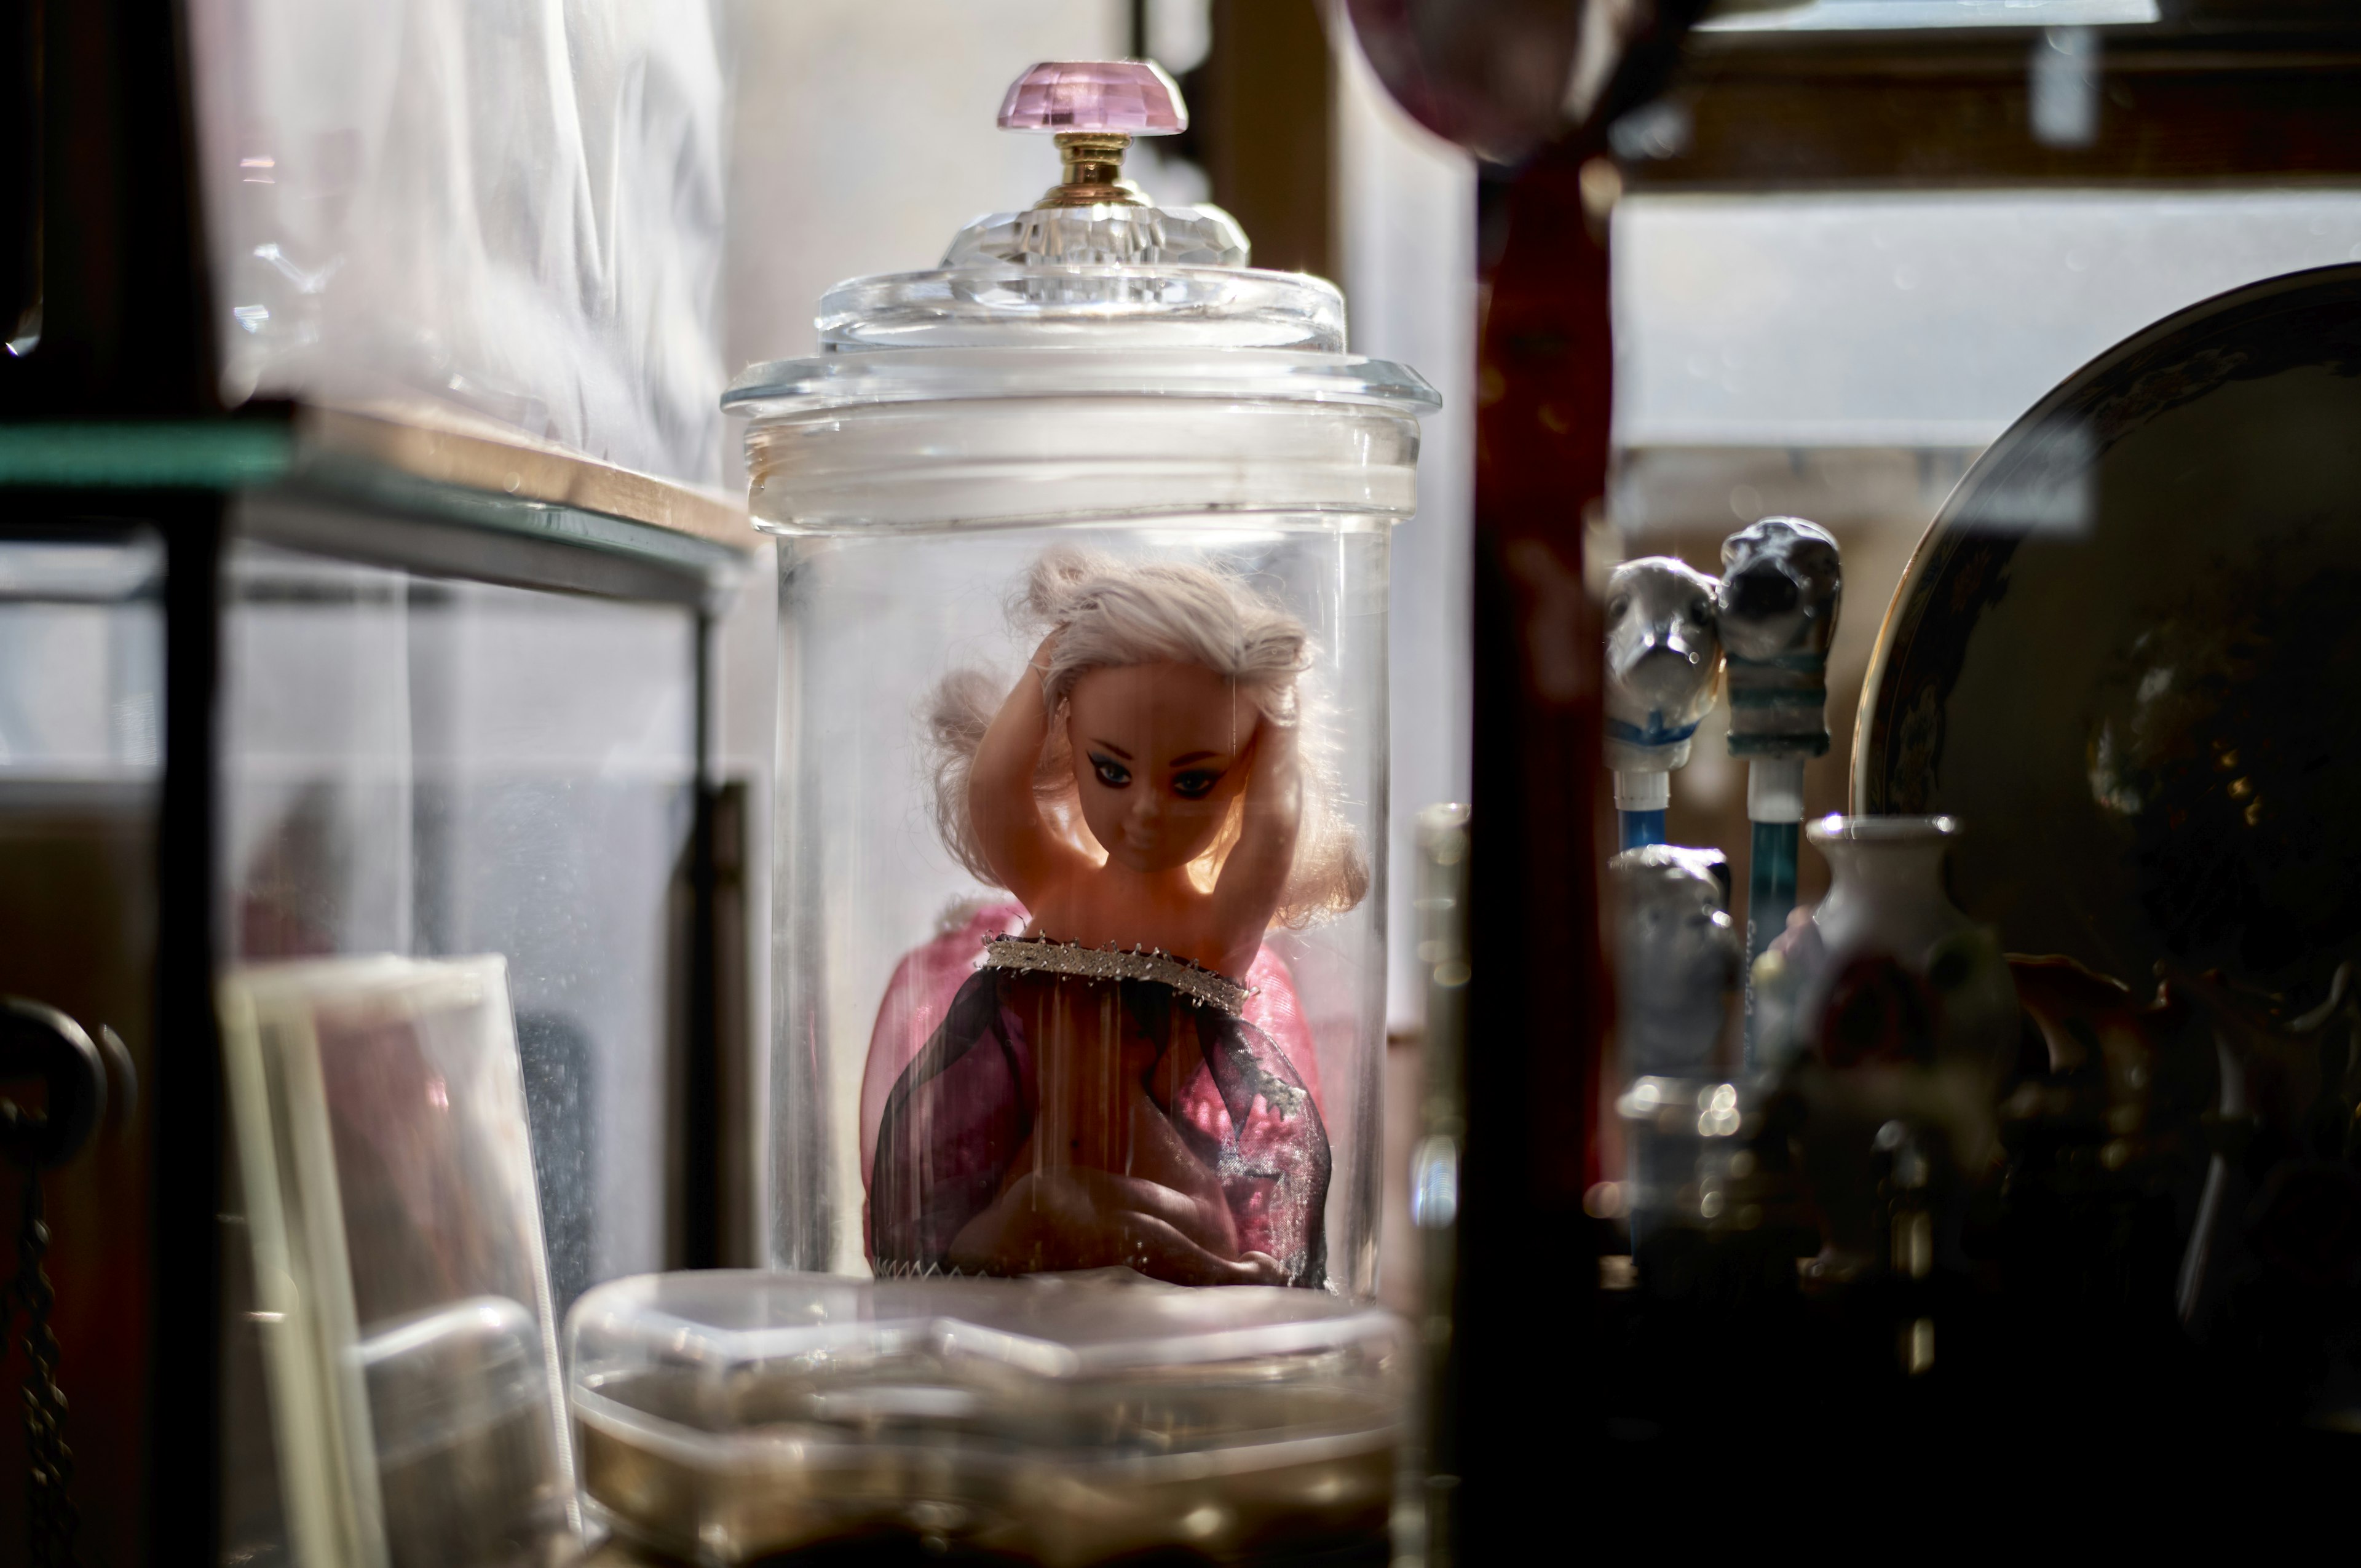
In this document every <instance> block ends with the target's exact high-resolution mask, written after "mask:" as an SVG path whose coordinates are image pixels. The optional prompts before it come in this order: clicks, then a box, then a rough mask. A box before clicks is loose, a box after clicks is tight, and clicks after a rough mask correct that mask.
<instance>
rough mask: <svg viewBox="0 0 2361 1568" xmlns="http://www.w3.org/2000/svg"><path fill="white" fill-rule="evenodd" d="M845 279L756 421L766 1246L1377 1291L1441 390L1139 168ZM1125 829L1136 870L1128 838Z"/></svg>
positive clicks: (1029, 79) (804, 1261)
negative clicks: (1407, 565) (1422, 553)
mask: <svg viewBox="0 0 2361 1568" xmlns="http://www.w3.org/2000/svg"><path fill="white" fill-rule="evenodd" d="M1001 123H1002V125H1003V126H1005V127H1009V128H1017V129H1043V130H1054V131H1056V132H1057V133H1058V140H1059V143H1060V151H1061V153H1062V155H1063V157H1064V159H1065V166H1066V179H1065V181H1064V182H1063V183H1061V184H1060V185H1059V186H1057V187H1055V188H1053V189H1052V190H1051V191H1050V192H1049V194H1048V195H1047V196H1046V197H1045V198H1044V199H1043V201H1042V203H1040V204H1039V205H1038V206H1036V207H1035V208H1033V209H1032V210H1030V211H1028V212H1025V213H1020V214H995V215H994V216H990V217H986V218H983V219H981V220H979V221H978V222H977V223H975V224H973V225H970V227H969V228H968V229H966V230H965V231H963V232H962V233H961V235H960V236H958V237H957V238H956V239H955V240H954V241H953V243H952V245H951V247H950V252H949V254H948V255H947V256H946V258H945V260H944V264H943V266H942V267H941V268H939V269H937V270H935V271H931V272H919V273H909V274H899V275H894V276H887V277H878V278H865V279H858V280H853V281H851V282H848V283H845V284H841V285H840V286H839V287H837V288H836V289H834V290H832V291H829V294H828V295H827V297H826V298H825V299H824V300H823V301H822V303H821V310H820V316H819V321H818V325H819V330H820V339H821V352H820V353H819V354H818V356H815V357H812V358H807V359H799V360H789V361H783V362H778V363H774V364H767V365H762V366H757V367H753V368H752V369H750V370H749V371H747V372H746V373H745V374H744V375H743V376H741V378H739V380H738V382H737V383H736V384H735V385H734V386H733V387H732V389H730V393H729V395H728V397H727V398H726V399H725V406H726V407H728V408H729V409H730V411H732V412H735V413H738V414H741V415H744V416H746V417H747V418H748V420H749V421H750V424H749V428H748V431H747V437H746V452H747V464H748V468H749V471H750V477H751V486H752V509H753V511H754V515H755V518H756V520H757V521H758V522H759V523H760V525H761V526H763V528H765V529H768V530H770V531H772V532H775V533H777V534H779V535H781V536H782V539H781V544H780V550H779V595H780V600H779V603H780V618H781V624H782V628H783V630H782V632H781V661H782V662H781V671H780V732H779V748H780V750H779V785H778V803H777V804H778V816H777V821H776V834H775V839H774V842H775V845H776V852H777V856H778V862H777V877H776V883H775V885H776V890H777V893H776V896H777V903H776V910H775V914H776V919H775V924H774V943H775V953H776V961H775V966H774V972H775V980H776V984H777V987H778V993H777V1008H776V1013H775V1031H776V1032H775V1037H774V1051H773V1056H772V1063H771V1084H772V1097H773V1098H772V1108H773V1134H772V1147H773V1158H774V1165H773V1175H774V1190H773V1201H774V1221H773V1231H772V1249H773V1250H772V1259H773V1261H774V1263H775V1264H777V1265H780V1266H786V1267H796V1268H811V1269H832V1270H836V1271H840V1272H853V1273H860V1272H868V1271H870V1270H872V1269H874V1270H875V1271H877V1272H879V1273H881V1274H888V1275H893V1274H919V1275H924V1274H929V1273H938V1272H947V1273H962V1274H965V1273H983V1274H1017V1273H1029V1272H1040V1271H1053V1270H1060V1269H1068V1268H1081V1267H1092V1266H1110V1265H1129V1266H1134V1267H1137V1268H1139V1269H1140V1270H1141V1271H1143V1272H1145V1273H1148V1274H1150V1275H1154V1276H1156V1277H1162V1278H1166V1279H1169V1280H1173V1281H1176V1282H1180V1283H1224V1282H1237V1283H1247V1282H1256V1283H1288V1284H1294V1285H1299V1286H1313V1287H1327V1288H1334V1289H1337V1290H1341V1291H1344V1292H1346V1293H1349V1294H1356V1295H1363V1294H1367V1293H1368V1292H1369V1291H1371V1290H1372V1289H1373V1288H1374V1286H1375V1278H1376V1262H1377V1220H1378V1214H1377V1195H1378V1160H1379V1157H1380V1148H1379V1140H1378V1125H1379V1121H1378V1081H1379V1073H1378V1069H1379V1065H1380V1052H1381V1049H1382V1046H1383V1034H1384V1019H1385V1014H1384V977H1385V952H1384V947H1385V928H1384V925H1385V923H1384V916H1383V913H1382V912H1383V910H1384V907H1385V897H1384V881H1385V846H1386V831H1385V827H1386V807H1387V796H1386V784H1387V730H1386V596H1387V570H1388V568H1387V557H1388V536H1389V532H1390V531H1391V529H1392V527H1393V525H1394V524H1395V523H1397V522H1399V521H1403V520H1405V519H1406V518H1408V517H1409V515H1410V514H1411V510H1413V506H1414V495H1415V490H1414V480H1415V468H1416V463H1417V455H1418V429H1417V423H1416V420H1417V416H1419V415H1420V414H1422V413H1423V412H1425V411H1429V410H1432V409H1433V408H1434V407H1435V406H1436V403H1437V400H1436V397H1435V395H1434V393H1433V390H1432V389H1430V388H1429V387H1428V386H1427V385H1426V383H1425V382H1424V381H1422V379H1421V378H1419V377H1418V376H1417V375H1416V374H1415V373H1414V372H1412V371H1411V370H1408V369H1406V368H1404V367H1400V366H1397V365H1389V364H1385V363H1382V362H1378V361H1373V360H1368V359H1364V358H1360V357H1357V356H1351V355H1348V354H1346V353H1345V318H1344V302H1343V300H1342V298H1341V296H1340V295H1339V294H1338V293H1337V291H1336V290H1335V289H1334V287H1333V286H1332V285H1330V284H1328V283H1326V282H1323V281H1322V280H1318V279H1315V278H1310V277H1304V276H1301V275H1294V274H1286V273H1276V272H1267V271H1257V270H1254V269H1248V268H1246V266H1245V265H1244V262H1245V260H1246V254H1247V250H1246V239H1245V236H1243V235H1242V234H1240V233H1239V232H1238V229H1237V225H1235V222H1234V221H1233V220H1231V219H1230V218H1229V217H1228V216H1227V214H1223V213H1221V212H1219V211H1218V210H1216V209H1213V208H1210V207H1207V208H1197V209H1189V208H1179V209H1161V208H1158V207H1155V206H1152V205H1149V204H1148V203H1147V202H1146V200H1145V199H1144V198H1143V197H1142V196H1141V195H1140V193H1139V192H1138V191H1137V187H1136V186H1133V185H1131V184H1130V183H1129V182H1128V181H1123V180H1122V179H1121V177H1120V159H1121V158H1122V153H1123V148H1124V146H1125V144H1126V142H1127V140H1128V137H1129V136H1131V135H1133V134H1156V133H1157V132H1159V131H1160V130H1170V129H1176V128H1178V127H1179V126H1180V125H1181V124H1183V123H1185V121H1184V118H1183V116H1182V115H1181V112H1180V105H1179V96H1178V93H1177V91H1175V90H1173V89H1172V88H1171V85H1170V80H1169V78H1165V77H1163V76H1162V73H1161V72H1159V71H1155V69H1154V68H1153V67H1149V66H1139V65H1112V64H1091V65H1084V66H1074V65H1062V66H1060V65H1051V66H1041V67H1037V68H1035V70H1034V71H1031V72H1028V73H1027V76H1026V77H1025V78H1024V79H1023V80H1021V81H1020V82H1018V83H1017V85H1016V88H1014V89H1012V90H1011V93H1010V95H1009V101H1008V104H1007V105H1006V106H1005V107H1004V109H1003V112H1002V115H1001ZM1110 840H1112V841H1110Z"/></svg>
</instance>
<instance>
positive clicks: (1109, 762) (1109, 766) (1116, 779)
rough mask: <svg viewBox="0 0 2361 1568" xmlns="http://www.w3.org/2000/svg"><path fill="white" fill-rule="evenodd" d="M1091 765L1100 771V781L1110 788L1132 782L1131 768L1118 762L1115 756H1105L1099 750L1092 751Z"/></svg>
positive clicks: (1120, 787) (1119, 787)
mask: <svg viewBox="0 0 2361 1568" xmlns="http://www.w3.org/2000/svg"><path fill="white" fill-rule="evenodd" d="M1091 767H1092V768H1093V771H1095V772H1096V773H1098V775H1099V783H1101V784H1104V785H1106V786H1107V788H1109V789H1122V788H1123V787H1125V786H1126V784H1130V783H1131V770H1130V769H1129V768H1126V767H1125V766H1124V765H1123V764H1122V763H1121V762H1116V761H1115V759H1114V758H1113V757H1109V756H1104V755H1102V754H1100V753H1099V752H1096V751H1093V752H1092V753H1091Z"/></svg>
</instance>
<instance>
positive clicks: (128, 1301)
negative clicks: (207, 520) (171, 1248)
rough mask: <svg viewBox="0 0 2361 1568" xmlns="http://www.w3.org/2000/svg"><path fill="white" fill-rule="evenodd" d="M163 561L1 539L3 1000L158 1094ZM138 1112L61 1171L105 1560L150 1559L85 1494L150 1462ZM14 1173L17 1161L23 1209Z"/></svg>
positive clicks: (67, 1377)
mask: <svg viewBox="0 0 2361 1568" xmlns="http://www.w3.org/2000/svg"><path fill="white" fill-rule="evenodd" d="M162 567H163V552H162V550H161V548H160V546H159V543H158V542H157V541H156V539H155V538H154V537H153V536H152V535H150V534H148V533H145V532H128V531H126V532H119V533H116V534H115V535H114V536H112V537H109V536H108V535H107V534H106V533H105V532H103V530H102V529H101V528H99V527H97V526H95V525H90V526H84V527H83V528H82V530H81V531H80V532H78V533H77V534H76V536H75V537H73V538H71V539H67V538H48V539H44V538H40V537H36V536H31V535H28V534H23V533H19V534H16V535H14V536H0V995H11V996H22V997H27V998H31V999H33V1000H36V1001H38V1002H42V1003H48V1004H49V1005H50V1006H53V1007H57V1008H59V1009H60V1010H62V1011H63V1012H65V1013H66V1014H68V1015H70V1016H71V1017H72V1018H73V1019H74V1020H75V1021H76V1022H78V1023H80V1024H81V1025H82V1026H83V1027H84V1028H86V1029H87V1030H89V1032H90V1033H91V1034H92V1035H93V1036H96V1035H97V1034H98V1033H99V1031H100V1029H101V1028H111V1029H113V1030H114V1031H115V1034H116V1035H117V1036H119V1037H120V1038H121V1039H122V1041H123V1043H124V1045H125V1047H126V1049H127V1051H128V1052H129V1055H130V1058H131V1060H132V1063H133V1067H134V1071H135V1073H136V1075H137V1077H138V1078H139V1079H140V1080H142V1081H150V1069H151V1067H152V1064H153V1061H154V1055H153V1052H154V1045H153V1038H152V1028H151V1024H150V1014H151V1013H152V1010H153V997H154V992H155V972H154V970H155V943H156V881H155V862H156V813H157V807H158V804H159V784H160V782H161V776H162V745H161V736H160V734H159V729H160V717H161V713H162V694H163V686H164V654H163V612H162V607H161V605H160V603H159V588H160V584H161V574H162ZM113 1088H114V1091H115V1092H116V1093H117V1094H118V1095H119V1094H120V1091H121V1089H122V1085H120V1084H117V1085H115V1086H113ZM120 1103H121V1102H120V1101H118V1106H117V1116H118V1120H116V1121H115V1122H112V1123H110V1124H104V1125H103V1126H102V1128H101V1130H100V1132H99V1134H98V1135H97V1138H96V1139H95V1140H94V1141H95V1143H96V1148H95V1149H94V1151H93V1152H92V1153H90V1154H86V1155H85V1156H84V1157H82V1158H80V1159H78V1160H76V1161H75V1162H74V1163H73V1164H72V1165H71V1166H68V1167H66V1168H63V1169H60V1170H57V1171H53V1172H51V1173H49V1176H48V1177H47V1178H45V1186H46V1196H45V1201H46V1203H47V1207H48V1223H49V1234H50V1244H49V1255H48V1260H47V1264H46V1267H47V1270H48V1273H49V1278H50V1281H51V1284H52V1285H53V1286H54V1288H55V1289H56V1293H57V1299H58V1302H59V1310H58V1311H57V1312H56V1313H55V1314H54V1315H53V1317H52V1318H51V1322H52V1323H53V1324H54V1326H55V1328H56V1331H57V1333H58V1337H59V1340H60V1355H59V1366H60V1373H59V1376H60V1385H61V1387H63V1388H64V1389H65V1392H66V1395H67V1398H68V1401H69V1409H68V1415H67V1423H66V1428H67V1430H66V1440H67V1442H68V1443H69V1444H70V1445H71V1448H72V1449H73V1452H74V1463H75V1470H76V1479H75V1482H74V1489H75V1493H76V1495H77V1496H78V1497H81V1498H82V1499H84V1500H85V1501H84V1512H83V1517H82V1526H81V1529H80V1531H79V1535H78V1540H79V1543H80V1549H81V1551H82V1554H83V1560H84V1561H86V1562H102V1563H105V1562H115V1563H128V1562H136V1561H138V1560H140V1559H141V1557H142V1556H143V1555H145V1550H146V1549H145V1546H144V1545H143V1541H142V1537H143V1534H144V1532H145V1528H146V1527H145V1521H143V1520H142V1519H139V1518H138V1517H137V1510H135V1509H128V1508H96V1507H93V1506H91V1505H90V1503H89V1502H88V1501H87V1500H88V1499H92V1498H105V1497H131V1496H135V1495H137V1491H138V1488H139V1486H140V1485H141V1480H140V1477H141V1475H142V1474H143V1467H144V1465H145V1463H146V1460H145V1456H144V1450H145V1447H146V1444H147V1440H148V1434H147V1432H146V1431H144V1430H143V1424H142V1423H143V1421H144V1419H145V1414H144V1413H145V1409H146V1403H147V1396H148V1356H147V1354H146V1346H147V1344H148V1322H147V1321H146V1310H147V1302H148V1299H149V1293H148V1239H147V1234H146V1232H147V1214H148V1183H149V1169H148V1159H147V1148H148V1143H147V1139H146V1137H145V1135H144V1120H145V1114H146V1112H145V1107H144V1106H141V1107H139V1108H138V1109H137V1110H135V1112H134V1113H133V1114H132V1116H131V1118H130V1119H129V1120H128V1121H123V1120H120V1119H119V1118H120V1115H121V1111H120ZM16 1191H17V1189H16V1173H15V1171H14V1170H13V1169H9V1168H0V1212H5V1213H7V1214H9V1215H12V1216H13V1215H14V1214H16V1212H17V1209H16ZM21 1428H22V1423H21V1422H20V1421H12V1422H11V1423H9V1424H8V1427H7V1428H6V1429H5V1430H10V1431H21ZM10 1441H12V1442H13V1441H16V1440H15V1439H14V1438H13V1437H12V1438H11V1439H10ZM12 1452H13V1451H12ZM0 1493H5V1495H0V1541H20V1540H22V1539H23V1522H22V1516H21V1513H20V1512H19V1511H18V1510H19V1509H20V1508H21V1506H22V1497H23V1488H22V1487H8V1488H0Z"/></svg>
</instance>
